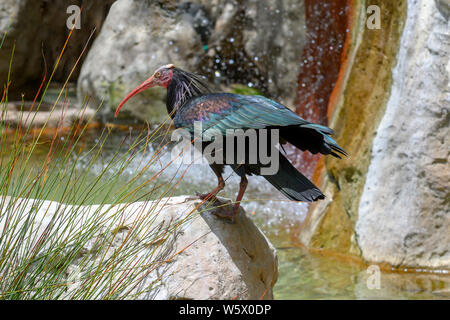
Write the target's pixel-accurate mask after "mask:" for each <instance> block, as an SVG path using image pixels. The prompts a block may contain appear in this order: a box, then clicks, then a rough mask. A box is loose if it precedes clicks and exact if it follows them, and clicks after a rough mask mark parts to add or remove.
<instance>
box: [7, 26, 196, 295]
mask: <svg viewBox="0 0 450 320" xmlns="http://www.w3.org/2000/svg"><path fill="white" fill-rule="evenodd" d="M5 36H6V34H5ZM69 39H70V35H69V37H68V39H67V42H68V41H69ZM3 42H4V38H3V39H2V42H1V43H3ZM67 42H66V44H67ZM64 48H65V46H64ZM64 48H63V49H62V51H61V55H60V57H59V59H60V58H61V56H62V55H63V53H64ZM0 50H1V47H0ZM83 53H84V50H83ZM13 57H14V48H13V50H12V52H11V60H10V70H11V66H12V64H13V61H14V59H13ZM59 59H58V61H57V63H56V65H55V67H54V69H53V71H52V73H51V74H50V76H49V77H48V79H47V73H46V72H45V73H44V75H43V79H42V83H41V86H40V87H39V88H37V93H36V97H35V99H34V101H33V103H32V105H31V107H29V106H27V107H26V108H25V106H26V104H25V102H24V101H22V104H21V108H20V109H21V110H20V112H18V113H17V117H18V118H19V119H18V121H17V125H11V123H10V122H8V121H4V120H5V119H6V118H7V116H8V113H10V112H12V111H11V110H9V109H8V89H9V87H10V78H9V77H8V81H7V83H6V84H5V85H4V88H3V92H2V99H1V114H0V133H1V137H0V299H133V298H137V297H139V296H141V295H142V294H143V293H147V294H148V293H149V292H150V293H151V292H153V291H154V290H155V289H156V288H157V287H158V284H159V282H160V280H161V277H164V275H160V276H151V275H152V274H154V272H153V271H155V270H156V269H158V268H160V267H161V266H162V265H163V264H164V263H165V262H166V261H167V260H168V259H169V260H170V259H171V257H170V254H171V253H170V252H169V251H170V250H168V249H167V246H164V243H165V241H167V240H168V239H170V238H171V237H173V235H174V230H176V228H177V227H179V225H180V224H182V223H184V222H185V221H186V219H187V218H188V217H189V216H190V213H192V212H187V213H186V218H185V219H180V221H173V222H172V223H171V224H170V225H167V226H165V227H164V228H161V225H160V224H157V223H155V221H156V217H157V215H158V213H159V210H160V209H161V205H162V204H163V201H167V197H170V196H171V195H172V194H173V192H174V188H175V187H176V186H177V184H178V183H179V179H181V178H182V176H183V175H181V178H178V179H176V178H175V177H174V178H173V180H172V181H169V183H168V182H167V181H166V182H160V181H161V180H159V179H158V176H159V175H160V174H161V173H162V171H163V170H164V168H163V169H161V170H159V171H158V172H157V173H156V174H155V175H153V176H152V177H150V178H147V179H144V181H142V177H144V172H146V171H147V169H148V168H150V167H151V166H153V165H155V164H156V163H157V162H158V161H159V159H160V157H161V156H162V155H163V153H164V152H165V150H166V148H165V146H166V144H167V142H166V140H165V139H164V137H165V136H166V135H167V134H168V131H167V129H166V127H164V126H162V125H161V126H159V127H158V128H156V129H154V130H150V128H147V130H143V131H142V133H141V134H139V135H138V136H137V137H134V138H132V137H129V138H127V139H124V140H123V141H122V143H121V144H120V145H117V151H115V152H113V155H112V156H111V157H109V158H108V159H105V158H104V157H103V149H104V145H105V143H106V142H107V140H108V139H110V138H111V135H112V134H113V133H114V130H111V129H110V128H107V127H105V128H103V130H102V131H101V132H100V133H99V136H98V137H97V139H96V142H95V143H93V144H91V145H89V146H88V147H86V145H85V142H84V140H83V139H84V137H85V136H86V134H87V133H88V132H89V127H90V126H91V125H92V123H93V119H94V118H93V117H94V116H93V115H91V116H90V117H87V116H86V108H87V107H86V106H87V99H85V101H84V102H83V105H82V106H81V107H79V109H78V110H79V114H78V118H79V120H78V121H76V122H74V123H73V124H72V126H71V127H69V128H67V127H63V122H64V116H65V112H66V111H67V109H68V108H74V106H73V102H72V101H70V100H69V99H68V98H67V88H66V86H67V83H68V82H69V80H70V76H71V74H72V73H71V74H70V75H69V76H68V78H67V81H66V82H65V83H64V84H63V85H62V87H61V90H60V93H59V96H58V98H57V99H56V101H55V102H54V105H53V107H52V108H51V112H50V115H52V114H57V115H58V116H59V117H60V121H59V124H58V125H57V126H56V128H49V126H48V121H49V120H50V116H49V119H47V121H45V123H44V124H43V125H42V126H41V127H39V128H36V127H35V126H34V119H35V116H36V113H35V112H29V111H35V110H36V111H38V110H39V109H40V107H41V104H42V101H43V98H44V96H45V94H46V92H47V89H48V87H49V84H50V83H51V81H52V76H53V74H54V71H55V70H56V68H57V67H58V63H59ZM78 62H79V60H78V61H77V63H78ZM75 67H76V65H75V66H74V67H73V68H75ZM72 71H73V70H72ZM61 105H62V107H60V106H61ZM98 108H101V105H99V106H98ZM25 109H26V110H25ZM25 117H29V118H30V119H28V120H29V121H22V120H24V118H25ZM23 123H26V125H25V126H24V125H23ZM42 145H44V146H45V148H43V147H42ZM149 145H153V146H156V147H153V148H149ZM43 149H44V150H45V152H46V153H45V154H44V156H43V157H42V156H41V157H39V159H40V160H39V161H36V160H35V155H36V153H37V152H42V150H43ZM136 161H138V162H139V163H140V164H141V165H140V166H139V167H138V169H136V168H135V167H133V169H134V171H133V172H132V175H131V176H130V178H129V179H128V180H127V181H126V182H123V177H121V175H122V173H123V172H124V171H125V170H127V168H129V166H130V164H131V163H132V162H136ZM99 162H100V163H102V169H101V170H100V172H99V173H97V174H96V175H94V176H93V175H92V170H91V169H92V167H93V166H95V165H96V164H98V163H99ZM168 165H170V163H169V164H168ZM149 199H156V200H154V201H151V202H143V204H142V205H141V206H138V207H136V210H135V211H133V212H132V217H131V218H130V217H125V215H124V212H125V211H126V210H127V207H128V205H119V204H123V203H135V202H137V201H145V200H149ZM49 201H54V202H49ZM93 202H95V203H96V204H97V205H96V206H89V207H87V206H83V204H86V203H93ZM43 211H44V214H43ZM126 219H128V220H127V223H126V224H125V220H126ZM130 219H131V220H130ZM193 240H195V239H193ZM147 297H151V294H150V296H147Z"/></svg>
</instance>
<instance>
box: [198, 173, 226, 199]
mask: <svg viewBox="0 0 450 320" xmlns="http://www.w3.org/2000/svg"><path fill="white" fill-rule="evenodd" d="M214 172H215V171H214ZM216 175H217V180H218V184H217V187H216V188H215V189H214V190H213V191H211V192H210V193H198V194H197V196H198V197H199V198H200V199H201V200H205V201H207V200H211V201H217V198H216V195H217V194H218V193H219V192H220V191H222V190H223V188H225V180H223V177H222V174H221V173H216Z"/></svg>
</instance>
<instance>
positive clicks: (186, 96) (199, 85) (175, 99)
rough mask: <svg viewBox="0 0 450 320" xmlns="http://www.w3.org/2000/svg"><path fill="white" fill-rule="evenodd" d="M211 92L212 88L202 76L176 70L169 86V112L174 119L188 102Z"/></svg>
mask: <svg viewBox="0 0 450 320" xmlns="http://www.w3.org/2000/svg"><path fill="white" fill-rule="evenodd" d="M209 92H211V90H210V88H209V87H208V85H207V84H206V83H205V82H204V81H203V79H201V78H200V76H198V75H195V74H192V73H189V72H185V71H183V70H180V69H174V71H173V77H172V80H171V81H170V82H169V85H168V86H167V98H166V107H167V112H168V113H169V115H170V116H171V117H172V118H173V117H174V116H175V114H176V113H177V111H178V110H180V109H181V108H182V107H183V105H185V104H186V102H187V101H189V100H190V99H192V98H194V97H198V96H201V95H203V94H206V93H209Z"/></svg>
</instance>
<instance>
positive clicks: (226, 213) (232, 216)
mask: <svg viewBox="0 0 450 320" xmlns="http://www.w3.org/2000/svg"><path fill="white" fill-rule="evenodd" d="M211 213H212V214H213V215H215V216H216V217H218V218H219V219H223V220H225V221H226V222H228V223H231V224H235V223H236V219H237V215H238V213H239V210H238V211H236V210H235V209H234V208H230V205H229V204H227V205H226V206H225V207H218V208H215V209H214V210H212V211H211Z"/></svg>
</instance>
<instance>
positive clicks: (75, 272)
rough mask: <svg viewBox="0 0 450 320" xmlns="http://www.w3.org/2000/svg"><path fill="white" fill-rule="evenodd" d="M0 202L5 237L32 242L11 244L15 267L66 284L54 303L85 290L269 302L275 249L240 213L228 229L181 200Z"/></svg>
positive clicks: (102, 293)
mask: <svg viewBox="0 0 450 320" xmlns="http://www.w3.org/2000/svg"><path fill="white" fill-rule="evenodd" d="M1 202H2V207H1V208H2V215H1V217H12V218H13V220H14V221H17V222H15V223H14V224H13V225H12V226H11V224H8V220H9V219H6V218H3V219H0V228H1V229H2V230H5V229H4V228H5V226H6V225H8V228H7V229H8V230H9V231H8V232H9V233H8V234H9V235H11V236H12V237H13V234H11V233H12V231H11V228H13V229H14V228H15V230H21V232H19V231H17V232H18V234H17V235H16V236H20V234H22V233H23V232H25V233H24V235H26V237H27V239H31V240H27V241H31V242H26V243H24V246H28V247H30V248H33V250H31V249H30V250H23V251H22V250H17V247H16V251H17V252H16V253H17V254H18V256H17V261H16V262H17V263H20V262H21V261H24V263H25V264H28V265H29V262H27V261H34V264H39V263H41V264H44V265H46V268H44V270H48V272H49V277H53V278H52V279H55V280H53V281H57V280H59V281H58V283H63V284H64V285H65V286H66V287H65V288H63V289H62V292H61V293H60V297H61V298H66V299H74V298H75V299H79V298H82V297H83V295H84V294H87V292H91V294H92V295H90V296H89V297H90V298H98V299H100V298H105V297H109V298H111V297H115V298H119V297H123V298H128V299H130V298H133V299H236V298H237V299H259V298H263V299H272V298H273V292H272V289H273V286H274V285H275V282H276V280H277V275H278V267H277V255H276V251H275V249H274V247H273V246H272V245H271V244H270V242H269V241H268V240H267V238H266V237H265V236H264V235H263V234H262V232H261V231H260V230H259V229H258V228H257V227H256V226H255V224H254V223H253V222H252V220H251V219H250V218H248V217H247V216H246V214H245V212H244V211H243V210H242V209H241V211H240V214H239V217H238V219H237V221H236V223H235V224H230V223H228V222H226V221H224V220H221V219H219V218H217V217H216V216H215V215H213V214H211V211H210V209H208V208H207V207H206V206H205V205H204V204H203V205H201V206H200V200H189V199H188V198H187V197H183V196H181V197H173V198H165V199H160V200H158V201H148V202H136V203H131V204H122V205H116V206H111V205H103V206H98V205H93V206H71V205H64V204H61V203H57V202H51V201H38V200H34V199H11V198H9V197H7V198H5V199H3V200H2V201H1ZM197 208H199V209H198V210H197ZM19 216H22V218H19ZM24 217H26V219H25V218H24ZM25 224H27V225H25ZM19 252H20V253H19ZM21 254H22V255H25V257H30V258H29V259H30V260H26V259H25V260H23V259H24V257H22V256H20V255H21ZM45 259H47V260H48V261H47V262H45V261H46V260H45ZM51 265H54V266H57V268H58V269H57V270H58V271H57V272H58V274H63V277H62V279H58V277H57V276H55V270H54V269H52V268H51V267H49V266H51ZM61 268H63V269H64V270H61ZM99 270H100V271H99ZM95 277H98V282H97V281H96V280H94V285H93V287H91V282H90V281H92V279H97V278H95ZM42 278H45V276H42ZM102 279H108V281H106V282H104V281H103V280H102ZM124 283H127V285H125V286H124ZM55 284H56V283H55ZM4 285H5V286H6V283H5V284H4ZM47 285H49V282H47ZM112 288H113V289H114V290H112ZM92 290H93V291H92ZM111 290H112V291H111ZM113 291H114V294H113V295H112V294H111V292H113ZM92 292H94V293H92ZM123 292H127V294H126V295H125V294H124V293H123ZM122 294H124V295H122Z"/></svg>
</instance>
